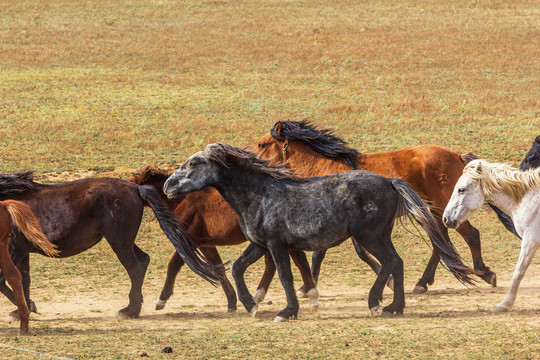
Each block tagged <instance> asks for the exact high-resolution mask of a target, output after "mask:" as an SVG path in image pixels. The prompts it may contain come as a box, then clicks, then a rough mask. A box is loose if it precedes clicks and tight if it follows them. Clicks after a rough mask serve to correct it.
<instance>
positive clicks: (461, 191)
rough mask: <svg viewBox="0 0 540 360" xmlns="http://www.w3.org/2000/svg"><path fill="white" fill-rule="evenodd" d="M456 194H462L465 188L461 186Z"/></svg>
mask: <svg viewBox="0 0 540 360" xmlns="http://www.w3.org/2000/svg"><path fill="white" fill-rule="evenodd" d="M457 192H458V194H463V193H464V192H465V189H464V188H461V189H458V191H457Z"/></svg>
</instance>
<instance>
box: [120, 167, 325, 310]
mask: <svg viewBox="0 0 540 360" xmlns="http://www.w3.org/2000/svg"><path fill="white" fill-rule="evenodd" d="M169 175H170V174H169V173H168V172H167V171H165V170H161V169H157V168H153V167H149V166H148V167H145V168H144V169H142V170H141V171H139V172H138V173H136V174H133V175H132V176H131V177H130V178H129V180H128V181H130V182H133V183H136V184H139V185H144V184H146V185H151V186H153V187H154V188H155V189H156V191H157V192H158V193H159V195H160V196H161V198H162V200H163V201H164V202H165V204H167V207H168V208H169V210H170V211H173V212H174V214H175V215H176V219H177V220H178V221H179V222H181V223H183V224H185V227H186V229H187V231H188V232H189V234H190V235H191V236H192V238H193V241H194V242H195V243H196V244H197V246H199V249H200V250H201V252H202V253H203V254H204V256H205V257H206V258H207V259H208V261H209V262H210V263H212V264H220V263H221V262H222V261H221V257H220V256H219V253H218V251H217V250H216V246H225V245H237V244H241V243H243V242H245V241H247V239H246V237H245V236H244V233H242V230H241V229H240V226H239V225H238V216H237V215H236V213H235V212H234V211H233V210H232V209H231V207H230V206H229V204H227V202H226V201H225V200H224V199H223V198H222V197H221V195H219V193H218V192H217V190H215V189H206V190H203V191H200V192H196V193H193V194H188V195H185V196H181V197H180V198H178V199H172V200H171V199H167V197H166V196H165V194H164V193H163V185H164V184H165V181H166V180H167V178H168V177H169ZM290 254H291V257H292V259H293V260H294V262H295V264H296V266H297V267H298V269H300V272H301V274H302V279H303V281H304V286H305V288H306V289H307V290H308V295H309V296H310V299H311V301H312V305H313V306H318V302H317V298H318V294H317V291H316V289H315V281H314V280H313V277H312V276H311V271H310V268H309V262H308V261H307V258H306V255H305V253H304V252H302V251H294V250H291V251H290ZM265 260H266V268H265V272H264V275H263V278H262V279H261V282H260V284H259V287H258V289H257V291H256V292H255V296H254V298H255V301H256V302H257V304H258V303H260V302H261V301H262V300H263V299H264V296H265V295H266V291H267V290H268V286H269V285H270V282H271V280H272V277H273V275H274V273H275V271H276V270H275V266H274V262H273V260H272V258H271V257H270V256H269V254H267V255H266V257H265ZM183 264H184V262H183V261H182V259H181V258H180V257H179V256H178V254H177V253H175V254H174V255H173V256H172V258H171V260H170V261H169V266H168V269H167V278H166V280H165V284H164V286H163V290H162V291H161V295H160V297H159V299H158V301H157V303H156V310H161V309H163V308H164V307H165V304H166V302H167V300H168V299H169V298H170V297H171V295H172V293H173V288H174V281H175V279H176V276H177V274H178V272H179V271H180V269H181V267H182V265H183ZM221 286H222V287H223V291H224V292H225V295H226V296H227V302H228V311H229V312H232V311H235V310H236V302H237V301H236V292H235V291H234V287H233V286H232V285H231V283H230V282H229V280H228V279H227V277H223V279H222V281H221ZM310 290H311V292H310Z"/></svg>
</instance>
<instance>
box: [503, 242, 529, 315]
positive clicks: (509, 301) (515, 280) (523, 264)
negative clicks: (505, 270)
mask: <svg viewBox="0 0 540 360" xmlns="http://www.w3.org/2000/svg"><path fill="white" fill-rule="evenodd" d="M539 246H540V240H539V241H536V242H535V241H534V240H533V239H531V238H527V237H524V238H523V242H522V245H521V251H520V252H519V258H518V261H517V264H516V269H515V270H514V276H513V277H512V284H511V285H510V289H509V290H508V294H507V295H506V297H505V298H504V300H503V301H501V302H500V303H498V304H497V306H495V309H493V312H494V313H498V312H505V311H510V310H512V307H513V306H514V302H515V301H516V296H517V291H518V288H519V284H520V283H521V280H522V279H523V276H525V272H526V271H527V268H528V267H529V265H530V263H531V261H532V259H533V257H534V253H535V252H536V250H537V249H538V247H539Z"/></svg>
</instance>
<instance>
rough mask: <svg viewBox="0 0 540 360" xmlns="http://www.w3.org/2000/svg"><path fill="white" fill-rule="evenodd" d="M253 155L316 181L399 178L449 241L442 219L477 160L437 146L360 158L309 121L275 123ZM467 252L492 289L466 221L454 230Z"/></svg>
mask: <svg viewBox="0 0 540 360" xmlns="http://www.w3.org/2000/svg"><path fill="white" fill-rule="evenodd" d="M254 152H256V153H257V154H258V155H259V156H261V157H264V158H267V159H273V162H274V163H275V162H278V161H286V162H287V163H288V164H289V166H290V167H291V168H294V169H295V170H296V173H297V174H298V175H300V176H306V177H307V176H320V175H327V174H332V173H339V172H344V171H350V170H352V169H358V170H368V171H371V172H374V173H375V174H378V175H381V176H384V177H388V178H401V179H402V180H404V181H405V182H406V183H407V184H409V185H410V186H411V187H412V188H413V189H414V190H415V191H416V192H417V193H418V194H420V196H421V197H422V198H423V199H424V200H427V201H428V202H429V203H430V205H431V206H430V207H431V212H432V213H433V215H434V217H435V219H436V220H437V223H438V225H439V227H440V230H441V231H442V232H444V233H445V235H446V236H448V231H447V229H446V228H445V226H444V225H443V223H442V221H441V216H442V213H443V211H444V208H445V207H446V204H447V203H448V200H449V199H450V196H451V195H452V190H453V189H454V185H455V183H456V181H457V180H458V179H459V177H460V176H461V173H462V171H463V168H464V167H465V164H467V163H468V162H469V161H470V160H472V159H474V158H475V156H474V155H472V154H470V153H467V154H460V153H458V152H455V151H452V150H449V149H445V148H443V147H440V146H435V145H424V146H418V147H414V148H408V149H402V150H396V151H389V152H383V153H372V154H368V153H360V152H358V151H357V150H354V149H351V148H349V147H347V146H346V143H345V141H343V140H342V139H340V138H338V137H337V136H335V135H334V134H333V132H332V131H330V130H327V129H323V130H321V129H318V128H317V127H315V126H314V125H313V124H311V123H310V122H309V121H307V120H303V121H299V122H295V121H278V122H277V123H276V124H275V125H274V126H273V127H272V129H271V130H270V132H269V133H268V134H266V135H264V136H263V137H262V138H261V139H260V140H259V142H258V143H257V144H256V145H255V148H254ZM456 230H457V231H458V232H459V234H460V235H461V236H462V237H463V238H464V239H465V241H466V242H467V244H468V245H469V248H470V249H471V253H472V257H473V263H474V269H475V270H478V273H483V274H484V275H481V278H482V279H484V280H485V281H486V282H487V283H489V284H491V285H493V286H496V283H497V282H496V275H495V273H494V272H493V271H491V270H490V269H489V267H487V266H486V265H485V264H484V261H483V259H482V253H481V249H480V235H479V232H478V230H477V229H476V228H474V227H473V226H472V225H471V224H470V223H469V222H468V221H465V222H463V223H462V224H461V225H460V226H459V227H458V228H457V229H456ZM363 252H364V254H363V256H362V259H363V260H365V261H366V262H368V264H369V265H370V266H371V267H372V268H374V269H379V268H380V265H379V264H378V263H376V262H375V261H374V260H373V259H372V258H371V257H369V256H368V255H369V254H368V253H367V252H366V251H365V250H363ZM325 253H326V252H325V251H322V252H314V253H313V261H312V273H313V276H314V278H315V280H317V279H318V275H319V271H320V264H321V262H322V260H323V259H324V256H325ZM439 260H440V258H439V256H438V255H437V254H436V253H435V252H434V251H433V253H432V256H431V259H430V261H429V264H428V265H427V268H426V270H425V271H424V274H423V275H422V278H420V280H419V281H418V283H417V284H416V286H415V287H414V292H415V293H422V292H425V291H427V288H428V285H430V284H432V283H433V281H434V278H435V270H436V268H437V265H438V264H439Z"/></svg>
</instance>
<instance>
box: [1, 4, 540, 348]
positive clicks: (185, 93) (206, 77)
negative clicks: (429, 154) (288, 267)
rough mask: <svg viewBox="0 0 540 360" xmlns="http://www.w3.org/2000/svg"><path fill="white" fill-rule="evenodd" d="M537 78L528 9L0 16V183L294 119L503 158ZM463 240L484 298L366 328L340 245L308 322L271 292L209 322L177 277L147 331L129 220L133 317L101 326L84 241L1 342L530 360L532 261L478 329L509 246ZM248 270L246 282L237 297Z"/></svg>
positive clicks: (101, 293)
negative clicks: (491, 279) (509, 303)
mask: <svg viewBox="0 0 540 360" xmlns="http://www.w3.org/2000/svg"><path fill="white" fill-rule="evenodd" d="M539 69H540V11H539V4H538V2H537V1H482V0H479V1H400V2H396V1H376V2H372V1H358V0H354V1H339V2H335V1H328V0H315V1H277V0H263V1H235V0H231V1H225V0H222V1H220V0H214V1H192V0H186V1H181V2H173V1H165V0H161V1H160V0H156V1H151V2H142V1H122V0H120V1H116V2H110V1H82V0H73V1H54V0H53V1H47V2H39V1H0V125H1V126H0V151H1V153H2V156H1V159H2V160H1V162H0V165H1V166H0V172H13V171H20V170H26V169H34V170H37V171H38V172H39V173H41V174H42V173H44V172H50V171H58V172H62V171H69V172H71V171H75V170H77V171H81V172H80V173H78V174H91V173H92V172H85V171H86V170H92V171H98V172H102V171H108V170H112V169H114V168H117V167H124V169H125V168H139V167H141V166H143V165H147V164H158V165H162V166H164V165H167V166H170V165H172V164H175V163H179V162H181V161H182V160H183V159H185V158H186V157H187V156H188V155H190V154H192V153H193V152H195V151H197V150H200V149H201V148H202V147H203V146H204V145H206V144H207V143H209V142H214V141H223V142H228V143H231V144H233V145H237V146H252V145H253V144H254V143H255V141H256V140H257V139H258V138H259V137H260V136H261V135H262V134H264V133H265V132H267V131H268V129H269V128H270V126H271V125H272V124H273V123H274V122H275V121H277V120H280V119H291V120H299V119H302V118H304V117H311V118H312V119H313V120H314V121H315V122H317V123H318V124H320V125H321V126H324V127H332V128H335V129H336V131H337V133H338V134H339V135H341V136H343V137H345V138H346V139H347V140H348V141H349V142H350V144H351V145H352V146H353V147H355V148H358V149H360V150H361V151H366V152H376V151H385V150H389V149H397V148H403V147H408V146H415V145H420V144H425V143H434V144H438V145H443V146H447V147H449V148H452V149H455V150H458V151H474V152H475V153H476V154H477V155H479V156H481V157H486V158H488V159H491V160H496V161H506V162H518V161H519V160H520V159H521V158H522V157H523V155H524V154H525V152H526V151H527V150H528V148H529V146H530V143H531V141H532V140H533V139H534V137H535V136H536V135H538V134H539V129H540V110H539V109H540V106H539V105H540V104H539V99H540V71H539ZM62 178H65V176H64V175H63V174H61V176H60V177H58V179H62ZM475 224H479V225H478V227H479V228H480V230H481V232H482V237H483V239H484V240H483V251H484V254H485V260H486V263H487V264H488V265H490V266H492V267H493V268H494V269H495V270H497V272H498V274H499V282H500V283H501V284H502V285H503V287H502V288H497V289H494V290H492V289H490V288H488V287H486V286H481V288H480V289H479V290H472V291H467V290H463V288H462V287H461V286H460V285H459V284H457V282H456V281H454V280H453V279H451V278H450V277H449V276H448V275H447V274H444V273H443V272H442V271H439V273H438V277H437V283H436V284H435V286H434V290H438V291H433V292H432V293H431V294H428V295H422V296H413V295H412V294H407V301H408V307H407V309H406V315H405V316H404V317H402V318H398V319H383V318H375V319H373V318H370V317H367V316H366V314H367V306H366V294H367V291H368V288H369V286H370V285H371V283H372V281H373V277H372V274H371V273H369V272H368V271H367V269H366V267H365V266H364V265H359V262H358V261H356V260H354V259H353V258H354V256H353V255H352V254H351V252H350V250H351V247H350V245H344V246H341V247H339V248H338V249H336V250H334V251H332V252H330V253H329V259H328V261H327V262H326V263H325V267H324V268H323V274H322V280H321V281H322V283H321V291H322V292H323V295H324V296H325V298H323V299H322V300H323V308H322V309H321V311H320V312H319V313H318V314H311V313H309V311H307V310H306V309H305V308H306V304H305V303H302V305H303V308H304V310H303V312H302V313H301V314H300V320H299V321H295V322H290V323H288V324H284V325H279V326H276V325H274V324H272V323H271V322H270V320H271V318H272V317H273V315H275V313H276V312H277V310H278V309H279V308H280V307H281V306H283V303H284V299H283V294H282V290H281V287H280V286H279V285H278V284H274V285H273V288H272V293H271V298H270V299H271V300H272V301H273V302H274V305H271V306H268V308H267V309H268V310H266V311H263V313H262V317H261V318H262V320H251V319H249V318H248V317H247V315H246V314H245V313H244V312H243V310H241V311H239V312H238V313H237V314H234V315H226V314H224V313H223V312H224V311H225V299H224V296H223V295H222V293H221V290H220V289H212V288H210V287H209V286H207V285H206V284H204V283H203V282H202V281H201V280H199V279H198V278H196V277H195V276H194V275H193V274H192V273H190V272H189V271H183V272H182V273H181V275H180V278H181V279H180V280H179V281H183V282H184V284H183V286H181V287H179V288H178V290H177V292H176V294H175V297H174V298H173V300H171V304H170V305H169V308H167V310H166V311H168V312H167V313H166V314H165V315H161V314H159V315H155V314H156V313H154V311H153V304H152V303H153V301H154V299H155V297H156V296H157V294H158V292H159V289H160V286H161V281H162V279H163V277H164V271H165V269H166V262H167V257H168V256H169V253H170V252H171V247H170V246H169V245H167V243H166V241H165V240H163V237H162V236H161V235H159V232H158V230H157V227H156V225H155V224H154V223H153V222H150V221H149V220H147V221H146V222H145V224H144V226H143V228H142V233H141V234H140V236H139V240H138V243H140V244H142V247H143V248H145V249H147V250H148V252H149V253H150V255H151V256H152V263H151V265H150V268H149V274H148V278H147V281H146V283H145V288H144V289H145V294H147V297H146V299H147V301H146V303H145V307H144V310H143V318H142V319H140V320H136V321H119V320H116V319H114V318H113V315H114V313H115V311H116V310H118V309H119V308H120V307H122V306H123V305H125V301H126V300H127V299H126V295H127V291H128V288H127V285H128V284H127V282H128V280H127V276H126V274H125V272H124V270H123V269H122V268H121V265H120V264H119V263H118V262H117V261H116V260H115V259H114V255H113V253H112V251H111V250H110V249H109V248H108V247H107V246H106V245H105V244H102V245H100V246H98V247H97V248H96V249H93V250H91V251H89V252H87V253H85V254H82V255H80V256H78V257H75V258H73V259H66V260H47V259H43V258H41V257H33V258H32V263H33V270H32V271H33V278H34V282H33V284H32V289H33V290H32V291H33V297H34V299H35V300H36V301H37V303H38V307H39V309H40V310H41V311H42V312H43V314H42V315H41V316H34V317H33V318H32V319H31V326H32V327H33V329H34V334H35V335H37V336H30V337H22V338H15V334H16V326H15V324H11V325H6V326H4V325H2V326H1V327H0V342H2V343H9V344H11V345H14V346H20V347H28V348H33V349H41V350H42V351H45V352H49V353H54V354H57V355H63V356H70V357H75V358H119V359H133V358H137V357H138V356H139V355H140V353H141V352H143V351H144V352H147V353H148V354H149V355H150V356H151V357H154V358H155V357H163V358H165V357H172V358H184V357H188V358H194V357H201V358H216V357H224V358H235V359H236V358H247V357H260V358H299V357H307V358H328V357H343V358H346V357H349V358H358V357H375V356H377V357H381V358H425V359H431V358H434V357H441V358H448V357H453V358H469V359H471V358H472V359H485V358H501V359H502V358H539V356H538V354H539V353H540V349H539V343H540V341H539V340H538V339H539V336H540V335H539V332H538V328H539V323H538V315H539V309H540V303H539V300H538V299H539V297H538V294H539V293H540V290H539V289H538V286H537V285H536V284H537V280H535V279H538V278H539V277H538V276H539V275H540V272H539V266H538V265H539V262H538V260H535V261H534V262H533V264H532V265H531V269H530V271H529V273H528V274H527V277H526V281H525V285H524V289H523V290H522V292H520V295H519V296H520V297H518V304H517V305H516V306H517V308H516V311H515V312H514V313H512V314H509V315H502V316H500V317H499V316H496V317H495V316H492V315H491V314H490V313H489V310H490V308H491V307H492V306H493V305H494V304H495V303H496V302H497V301H499V300H500V299H501V298H502V295H503V293H504V291H505V290H506V288H505V287H506V286H508V281H509V279H510V277H511V272H512V268H513V265H514V264H515V260H516V258H517V252H518V250H519V243H518V242H517V241H516V239H514V238H512V236H511V235H509V234H507V233H506V232H505V231H504V230H503V229H502V226H501V225H500V224H498V223H497V222H496V220H495V217H494V215H493V214H480V215H478V217H477V218H476V222H475ZM395 243H396V244H399V248H398V251H399V253H400V254H402V256H403V258H404V260H405V266H406V277H407V289H411V288H412V285H413V284H414V281H415V280H416V279H417V278H418V277H419V275H420V273H421V271H422V270H423V267H424V265H425V264H426V263H427V251H426V250H425V249H424V248H423V243H422V242H421V241H420V240H415V239H414V238H412V237H411V236H410V235H408V234H407V233H405V232H403V231H401V230H400V231H398V232H397V233H396V235H395ZM456 243H458V244H460V246H461V247H460V249H461V250H462V251H463V252H464V253H466V249H465V248H464V246H463V242H462V241H461V240H457V238H456ZM241 250H242V249H241V247H240V248H231V249H225V250H224V258H226V259H231V260H234V259H235V258H236V257H237V256H238V255H239V254H240V252H241ZM336 252H337V253H339V254H336ZM260 271H261V269H260V267H255V268H254V269H253V270H250V275H249V276H250V277H249V279H248V280H249V283H250V284H252V287H253V286H255V283H256V281H257V277H258V275H259V274H260ZM535 281H536V283H535ZM357 295H358V296H359V298H357ZM0 306H1V308H0V309H1V310H2V312H4V313H5V312H7V311H8V310H10V309H11V306H9V305H8V304H7V302H6V301H5V300H4V301H2V302H0ZM209 306H211V307H210V308H208V307H209ZM166 345H171V346H173V348H174V351H175V353H173V354H172V356H166V355H161V354H160V353H159V350H160V349H161V347H163V346H166ZM456 348H457V349H460V352H456V350H455V349H456ZM0 356H1V357H2V358H8V359H17V358H21V356H22V355H21V354H20V353H14V352H13V351H12V350H5V349H1V348H0ZM28 358H31V357H28ZM35 358H37V356H36V357H35Z"/></svg>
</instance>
